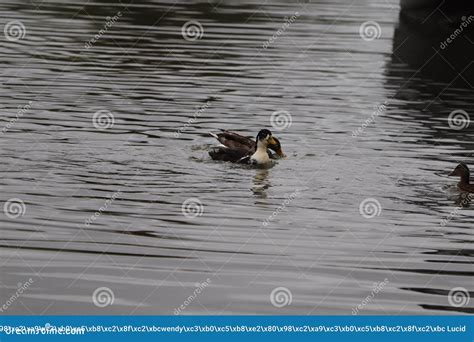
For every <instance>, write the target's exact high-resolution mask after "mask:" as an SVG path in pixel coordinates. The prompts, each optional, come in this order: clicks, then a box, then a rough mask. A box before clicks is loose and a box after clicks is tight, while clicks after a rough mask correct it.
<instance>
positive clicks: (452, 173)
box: [448, 171, 456, 177]
mask: <svg viewBox="0 0 474 342" xmlns="http://www.w3.org/2000/svg"><path fill="white" fill-rule="evenodd" d="M452 176H456V173H455V172H454V171H453V172H451V173H450V174H449V175H448V177H452Z"/></svg>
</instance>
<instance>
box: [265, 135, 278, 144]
mask: <svg viewBox="0 0 474 342" xmlns="http://www.w3.org/2000/svg"><path fill="white" fill-rule="evenodd" d="M267 142H268V144H269V145H276V144H277V142H276V141H275V139H273V137H270V138H268V140H267Z"/></svg>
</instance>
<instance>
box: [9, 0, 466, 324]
mask: <svg viewBox="0 0 474 342" xmlns="http://www.w3.org/2000/svg"><path fill="white" fill-rule="evenodd" d="M118 11H120V12H121V15H118V14H117V12H118ZM399 11H400V10H399V6H398V1H396V0H390V1H376V0H367V1H361V2H357V3H355V2H351V1H345V0H338V1H331V2H324V1H317V2H311V3H304V2H301V3H300V4H298V3H296V4H287V3H286V2H284V1H281V2H280V1H271V2H266V3H262V2H259V1H256V0H255V1H252V0H250V1H239V2H236V1H220V2H219V1H215V2H206V1H201V2H197V1H196V2H193V3H191V4H190V3H188V2H184V1H183V2H177V3H175V2H173V1H168V2H166V1H159V2H158V1H147V0H141V1H136V2H134V3H133V4H128V5H127V4H126V3H125V5H122V4H120V3H115V2H113V1H102V2H95V1H90V2H77V1H75V2H68V3H67V4H65V3H63V2H62V1H46V2H40V1H38V2H32V3H30V2H29V1H20V2H18V1H13V0H7V1H4V2H2V4H1V5H0V13H1V17H2V27H3V25H5V24H6V23H7V22H8V21H11V20H21V22H22V23H23V24H24V27H25V30H26V34H25V36H24V38H23V39H20V40H18V41H8V40H5V39H4V42H3V44H2V47H1V48H0V61H1V63H2V65H3V69H2V73H3V77H2V81H3V86H2V88H1V93H0V97H1V101H0V102H1V104H2V106H1V107H2V109H1V112H2V117H1V121H2V122H1V125H2V127H7V126H8V127H7V129H6V130H5V129H4V131H3V132H2V134H1V139H0V144H1V149H0V154H1V160H2V164H1V167H0V171H1V180H0V184H1V192H0V202H1V203H7V201H9V200H12V199H19V200H21V201H23V203H24V207H22V206H21V202H20V206H19V207H17V209H19V210H20V214H22V215H20V216H19V217H14V216H16V215H11V213H10V215H9V216H7V215H6V214H5V215H4V213H2V215H0V222H1V231H2V235H1V241H0V253H1V255H2V258H1V262H0V274H1V279H0V280H1V285H2V286H1V290H0V294H1V296H0V299H1V302H2V303H7V304H8V308H7V310H4V312H3V314H5V313H6V314H71V313H72V312H74V314H91V313H92V314H175V313H180V314H253V313H258V314H349V315H350V314H354V313H356V314H449V313H456V314H458V313H466V312H472V311H473V309H472V307H473V306H472V303H461V305H459V306H453V305H451V304H450V301H449V299H450V296H449V293H450V290H451V289H453V288H456V287H462V288H465V289H467V290H472V275H473V269H472V261H473V250H472V240H473V233H472V226H473V221H474V220H473V214H474V211H473V209H472V205H470V203H469V202H468V201H465V200H463V199H462V198H461V199H460V198H459V196H460V194H459V191H458V190H457V189H456V186H455V184H456V181H457V180H456V179H453V178H448V177H447V174H448V173H449V172H450V171H451V170H452V169H454V167H455V166H456V164H457V163H458V162H459V161H460V160H465V161H466V162H467V163H468V164H469V163H470V165H472V166H473V167H474V162H473V161H474V159H473V147H474V145H473V140H472V134H473V132H474V131H473V129H474V128H473V127H474V125H473V124H472V123H471V125H470V126H469V127H465V128H464V129H460V130H454V129H452V128H450V126H449V122H448V116H449V114H450V113H451V112H452V111H453V110H465V111H466V112H469V113H470V115H471V117H472V108H473V104H474V96H473V93H472V86H470V84H473V83H474V81H473V78H472V77H471V76H472V73H471V74H469V72H470V70H471V69H472V68H469V66H470V63H472V58H471V57H472V56H471V57H469V54H466V53H464V54H456V53H454V52H455V49H457V47H456V46H455V45H453V46H452V47H450V48H448V49H446V51H453V53H452V54H451V56H450V59H449V61H447V62H445V61H443V60H442V58H440V55H439V54H437V53H436V51H435V49H433V46H434V47H435V48H436V50H439V42H440V41H442V40H444V39H445V37H446V36H449V34H447V33H446V32H442V33H439V34H438V36H436V37H433V35H429V39H431V40H432V41H430V40H429V39H428V38H427V37H428V35H425V36H424V35H423V32H422V31H420V30H419V29H417V28H416V27H412V26H411V25H409V24H406V23H404V22H403V20H402V18H399ZM296 12H298V13H297V14H296ZM114 15H117V18H116V19H113V18H112V17H113V16H114ZM292 16H295V20H293V19H291V17H292ZM107 17H109V18H108V19H107ZM285 17H286V21H285ZM107 20H109V26H108V27H107V30H106V32H102V33H103V34H100V30H101V29H103V28H104V25H105V23H106V22H107ZM190 20H196V21H198V22H199V23H200V24H201V25H202V28H203V30H204V34H203V35H202V37H201V38H200V39H197V40H195V41H192V40H189V41H188V40H185V39H183V36H182V32H181V28H182V26H183V24H184V23H186V22H187V21H190ZM370 20H375V21H376V22H377V23H378V24H379V25H380V29H381V32H380V37H379V38H378V39H375V40H371V41H366V40H363V39H362V38H361V36H360V35H359V27H360V26H361V24H362V23H364V22H366V21H370ZM111 21H112V22H111ZM285 22H286V23H287V24H285ZM279 29H280V33H278V34H277V31H278V30H279ZM448 32H449V30H448ZM96 34H98V35H99V37H98V39H97V40H96V41H95V42H92V43H90V41H91V39H93V38H94V36H95V35H96ZM273 35H275V36H274V37H275V38H273V39H272V40H271V41H270V38H271V37H272V36H273ZM471 37H472V36H471ZM2 38H3V37H2ZM191 38H194V37H191ZM461 41H465V39H464V38H463V37H460V38H458V43H456V44H462V43H461ZM86 42H89V44H90V47H89V48H86V47H85V43H86ZM265 44H266V45H265ZM423 44H426V45H427V46H423ZM264 45H265V46H264ZM450 49H452V50H450ZM421 51H423V53H426V54H429V56H428V57H430V56H432V57H433V58H432V59H430V63H428V64H426V65H425V66H423V64H424V63H425V62H426V60H428V58H425V57H424V56H422V55H421V54H422V52H421ZM450 53H451V52H450ZM460 55H462V56H460ZM466 55H467V58H468V62H469V61H470V63H466V61H465V60H463V59H462V58H465V57H466ZM456 56H458V57H457V58H456ZM448 62H449V64H450V65H451V66H449V65H447V63H448ZM436 63H438V64H436ZM422 66H423V67H422ZM466 66H468V67H467V68H466ZM420 67H422V68H420ZM433 70H434V72H431V71H433ZM453 71H455V73H454V76H452V77H451V76H450V75H449V73H450V72H453ZM444 78H445V79H444ZM25 106H26V107H25ZM19 107H20V109H19ZM274 111H287V112H288V113H289V114H290V115H291V125H287V127H286V128H284V129H282V130H281V131H278V130H276V129H274V128H272V126H271V123H270V118H271V114H272V113H273V112H274ZM96 112H98V113H99V114H98V115H103V116H104V117H103V118H102V119H104V120H103V121H101V122H99V123H98V125H97V126H100V127H99V128H103V129H97V128H96V127H94V124H93V116H94V113H96ZM282 113H283V114H285V115H286V113H285V112H282ZM111 116H113V118H114V120H113V125H112V120H111ZM366 120H369V121H368V125H365V123H366ZM96 123H97V122H96ZM101 125H102V126H101ZM109 126H110V127H109ZM219 128H227V129H231V130H235V131H238V132H241V133H242V134H245V135H250V136H255V135H256V133H257V132H258V130H259V129H261V128H270V129H272V130H273V132H274V134H275V136H277V137H278V138H280V140H281V142H282V146H283V150H284V152H285V153H286V154H287V156H288V157H287V158H286V159H284V160H280V161H279V162H278V163H277V164H276V165H275V166H274V167H272V168H270V169H267V170H255V169H252V168H248V167H242V166H238V165H232V164H228V163H220V162H214V161H212V160H210V158H209V156H208V155H207V150H208V148H209V146H210V145H211V144H213V143H214V141H213V140H212V139H211V138H210V137H209V136H208V134H207V132H209V131H217V130H218V129H219ZM358 129H359V130H358ZM354 132H356V133H354ZM353 135H355V136H353ZM190 199H191V204H190V207H191V209H193V208H194V209H197V212H193V211H192V210H191V211H190V212H189V213H188V215H187V216H186V215H183V212H182V205H183V203H184V202H185V201H186V200H188V202H186V203H189V200H190ZM367 199H369V200H368V201H369V209H370V208H371V209H374V210H375V213H373V212H370V210H369V212H367V213H365V214H366V216H370V215H371V214H374V217H372V218H366V217H364V216H363V215H361V212H360V208H359V207H360V204H361V203H362V202H364V201H365V202H364V203H367ZM192 201H194V202H192ZM197 201H199V202H200V203H201V204H202V206H201V207H200V206H199V202H197ZM456 202H457V203H459V202H463V203H464V204H465V205H464V207H459V208H457V206H458V205H457V204H456ZM9 203H11V202H9ZM193 203H194V204H195V205H194V206H193ZM196 203H197V204H196ZM370 205H372V207H370ZM10 208H11V207H10ZM13 208H14V206H13ZM456 208H457V209H456ZM193 213H195V214H197V216H196V217H193ZM363 213H364V212H363ZM446 219H448V220H447V222H446V221H443V220H446ZM443 222H444V223H446V224H445V225H443ZM30 279H31V280H30ZM25 282H28V283H31V284H29V285H27V286H25V285H24V283H25ZM18 284H20V285H22V284H23V287H24V288H25V290H24V291H23V293H22V294H21V296H19V298H17V299H14V300H10V299H11V296H12V295H14V294H15V291H17V288H18V286H19V285H18ZM374 284H377V290H375V289H374V286H375V285H374ZM103 287H105V288H107V289H101V288H103ZM279 287H284V288H286V289H283V290H281V289H277V290H275V289H276V288H279ZM97 289H98V290H97ZM197 289H199V292H200V293H197ZM274 290H275V291H276V292H278V293H279V294H280V295H281V297H280V296H275V295H274V301H276V303H275V304H276V305H272V301H271V300H270V297H271V293H272V291H274ZM94 291H95V296H94V295H93V294H94ZM282 291H283V292H282ZM290 293H291V304H289V303H288V300H287V298H288V296H289V294H290ZM274 294H275V292H274ZM194 295H196V296H194ZM285 296H287V298H284V297H285ZM471 296H472V295H471ZM112 297H113V298H114V301H113V303H111V301H110V299H111V298H112ZM93 299H94V300H95V304H94V300H93ZM451 299H452V298H451ZM461 299H462V298H461ZM279 300H282V301H283V302H285V300H286V303H283V304H289V305H286V306H283V307H278V306H279V305H278V304H279V303H280V302H279ZM471 301H472V300H471ZM102 304H104V305H105V304H110V305H107V306H105V307H102V306H103V305H102ZM462 304H463V305H462ZM181 305H183V306H182V307H181ZM358 305H360V307H359V308H358V309H356V308H357V306H358ZM180 307H181V308H180ZM71 310H72V311H71Z"/></svg>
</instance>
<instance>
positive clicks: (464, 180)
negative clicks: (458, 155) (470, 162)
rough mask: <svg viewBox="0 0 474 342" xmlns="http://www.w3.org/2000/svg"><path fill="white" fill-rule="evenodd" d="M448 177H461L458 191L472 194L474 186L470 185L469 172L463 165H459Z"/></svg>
mask: <svg viewBox="0 0 474 342" xmlns="http://www.w3.org/2000/svg"><path fill="white" fill-rule="evenodd" d="M449 175H450V176H459V177H461V180H460V181H459V183H458V188H459V189H460V190H462V191H467V192H473V193H474V184H471V183H470V179H469V178H470V172H469V168H468V167H467V165H466V164H465V163H460V164H459V165H458V166H456V168H455V169H454V171H453V172H451V173H450V174H449Z"/></svg>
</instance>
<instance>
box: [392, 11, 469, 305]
mask: <svg viewBox="0 0 474 342" xmlns="http://www.w3.org/2000/svg"><path fill="white" fill-rule="evenodd" d="M468 7H471V10H469V9H468ZM472 9H474V5H473V4H472V3H467V2H466V3H465V6H464V7H463V9H461V10H459V9H451V8H445V7H443V6H442V7H440V8H439V9H434V8H422V9H419V8H415V9H403V10H401V11H400V14H399V22H398V24H397V26H396V29H395V33H394V37H393V48H392V55H391V58H390V60H389V62H388V64H387V72H386V85H385V86H386V88H387V89H388V90H389V91H390V92H391V93H393V94H395V95H394V96H393V98H392V99H389V100H388V102H389V106H391V107H392V108H396V109H395V111H399V112H404V113H405V115H404V116H403V120H407V118H408V120H415V122H417V123H418V124H420V125H421V126H422V127H423V133H424V135H425V136H424V137H423V138H421V137H420V138H418V143H419V144H423V145H425V146H426V149H437V148H442V149H448V148H451V149H452V150H453V151H455V152H453V153H452V157H451V158H450V157H446V155H448V154H445V155H440V156H436V155H433V158H436V159H439V160H440V161H449V162H451V163H452V164H453V167H454V165H456V164H455V163H456V161H461V160H469V161H472V159H470V158H472V157H473V152H472V151H473V150H474V141H473V139H472V136H473V134H474V125H473V124H472V121H473V119H474V113H473V112H472V108H474V95H473V92H472V90H473V87H474V61H473V55H472V53H469V52H470V51H473V48H474V16H470V13H473V12H472ZM462 22H465V23H467V24H466V25H465V26H463V29H462V34H458V33H459V31H458V32H457V33H455V32H456V30H459V28H460V26H462V25H463V24H462ZM453 33H454V34H456V37H455V39H452V35H453ZM450 37H451V38H450ZM447 39H450V41H449V42H448V41H447ZM455 110H462V111H463V112H464V113H468V118H467V124H466V122H464V125H463V126H462V129H458V128H457V127H454V128H453V127H452V126H450V122H448V121H449V120H448V117H449V115H450V113H452V112H453V111H455ZM393 119H394V120H399V119H400V118H395V117H393ZM469 121H471V122H470V123H469ZM411 129H413V128H411V127H410V125H409V124H408V125H407V126H406V127H403V130H406V131H410V130H411ZM413 130H414V132H413V134H414V135H415V134H416V133H415V130H420V128H419V127H415V128H414V129H413ZM411 133H412V132H409V134H411ZM471 163H472V162H471ZM448 172H449V170H445V171H443V170H440V172H439V173H440V176H442V177H446V176H447V174H448ZM402 183H403V181H402ZM405 185H406V184H405ZM453 187H454V186H453ZM417 192H418V196H419V198H430V195H431V192H432V189H428V188H427V189H423V190H420V189H417ZM449 201H450V202H451V203H454V204H455V205H456V206H457V208H455V209H454V211H453V212H451V213H450V214H448V215H447V216H446V217H447V219H451V218H453V217H455V216H456V215H458V211H460V210H462V209H466V208H469V207H470V203H471V197H470V195H469V194H467V193H464V192H461V193H459V191H457V189H456V190H453V193H452V194H451V195H450V196H449ZM423 204H424V205H425V206H428V207H431V208H435V207H436V206H438V205H439V203H438V201H437V200H434V201H431V202H429V201H428V200H423ZM427 232H428V231H427ZM432 232H433V234H435V235H436V234H439V230H438V229H436V228H435V229H433V231H432ZM456 234H459V233H458V232H449V230H448V231H446V232H443V233H442V235H441V236H445V237H447V236H449V235H456ZM469 241H470V234H469V233H466V235H465V238H462V239H458V240H457V242H458V243H459V244H460V245H464V244H467V243H469ZM472 253H473V251H472V250H466V249H463V248H462V247H460V248H459V249H434V251H429V252H423V253H422V254H432V255H438V256H445V257H446V256H449V257H452V258H454V257H462V256H464V257H466V258H470V257H472ZM424 262H436V263H438V262H441V261H439V260H424ZM443 262H445V263H453V264H462V263H463V261H458V259H456V260H452V259H450V260H444V261H443ZM391 270H392V271H395V270H396V271H399V272H406V271H407V270H403V269H391ZM409 272H414V273H418V274H427V273H432V274H436V275H438V274H447V275H452V274H455V275H459V276H472V275H473V273H472V272H467V273H466V272H459V271H455V270H451V269H446V270H443V269H441V270H438V269H435V270H428V269H411V270H409ZM400 289H401V290H405V291H411V292H418V293H423V294H431V295H437V296H442V297H449V296H450V293H449V288H448V289H435V288H433V287H431V286H430V285H429V282H428V284H427V286H426V287H400ZM470 295H471V297H472V295H473V293H472V292H471V293H470ZM418 305H419V306H420V307H422V308H424V309H427V310H435V311H451V312H461V313H474V309H473V308H470V307H454V306H453V305H434V304H425V303H423V302H418Z"/></svg>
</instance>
